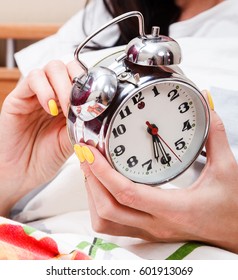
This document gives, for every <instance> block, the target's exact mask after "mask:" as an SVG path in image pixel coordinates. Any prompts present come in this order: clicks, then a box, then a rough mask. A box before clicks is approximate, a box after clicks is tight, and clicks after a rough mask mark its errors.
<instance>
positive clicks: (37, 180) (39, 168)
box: [0, 61, 82, 214]
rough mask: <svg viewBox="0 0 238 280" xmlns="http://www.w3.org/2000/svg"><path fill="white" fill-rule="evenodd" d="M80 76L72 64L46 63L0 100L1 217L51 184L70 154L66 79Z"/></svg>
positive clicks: (67, 86) (68, 92)
mask: <svg viewBox="0 0 238 280" xmlns="http://www.w3.org/2000/svg"><path fill="white" fill-rule="evenodd" d="M80 72H82V71H81V70H80V68H79V67H77V66H76V65H75V64H74V63H70V64H69V65H68V66H65V65H64V64H63V63H62V62H60V61H52V62H50V63H49V64H48V65H46V66H45V68H44V69H43V70H34V71H32V72H31V73H30V74H29V75H28V77H26V78H25V79H23V80H22V81H20V83H19V84H18V86H17V87H16V88H15V89H14V90H13V91H12V92H11V93H10V94H9V95H8V96H7V98H6V100H5V101H4V104H3V106H2V110H1V116H0V144H1V145H0V193H1V195H0V205H1V209H0V212H1V210H2V212H3V213H5V214H7V212H8V211H9V209H10V207H12V205H13V204H14V203H15V202H16V201H17V200H18V199H19V198H21V197H22V196H23V195H25V194H26V193H28V192H29V191H30V190H32V189H33V188H35V187H38V186H40V185H41V184H44V183H46V182H48V181H49V180H51V179H52V178H53V177H54V176H55V175H56V172H57V171H58V170H59V168H60V167H61V166H62V164H63V163H64V162H65V160H66V159H67V158H68V157H69V156H70V154H71V153H72V148H71V144H70V142H69V139H68V136H67V131H66V119H65V117H66V114H67V106H68V98H69V94H70V91H71V88H72V83H71V81H72V78H73V77H74V76H76V75H78V74H79V73H80ZM75 73H76V74H75ZM74 74H75V75H74Z"/></svg>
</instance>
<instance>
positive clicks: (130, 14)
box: [74, 11, 146, 73]
mask: <svg viewBox="0 0 238 280" xmlns="http://www.w3.org/2000/svg"><path fill="white" fill-rule="evenodd" d="M130 17H137V18H138V21H139V35H140V37H142V38H143V37H144V38H145V37H146V35H145V31H144V17H143V15H142V14H141V13H140V12H138V11H132V12H128V13H125V14H122V15H120V16H118V17H116V18H114V19H113V20H111V21H109V22H108V23H107V24H105V25H103V26H102V27H101V28H99V29H98V30H96V31H95V32H94V33H93V34H91V35H90V36H88V37H87V38H86V39H85V40H84V41H83V42H82V43H81V44H79V45H78V47H77V49H76V50H75V52H74V57H75V59H76V60H77V61H78V62H79V64H80V66H81V67H82V68H83V70H84V71H85V73H88V67H87V66H86V65H85V64H84V63H83V62H82V61H81V60H80V59H79V53H80V51H81V50H82V49H83V48H84V47H85V45H86V44H87V43H88V42H89V41H90V40H91V39H92V38H93V37H95V36H96V35H97V34H99V33H100V32H101V31H103V30H104V29H106V28H107V27H109V26H111V25H114V24H117V23H118V22H120V21H123V20H126V19H128V18H130Z"/></svg>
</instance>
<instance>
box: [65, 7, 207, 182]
mask: <svg viewBox="0 0 238 280" xmlns="http://www.w3.org/2000/svg"><path fill="white" fill-rule="evenodd" d="M129 17H137V18H138V22H139V30H138V34H139V35H138V37H136V38H134V39H133V40H131V41H130V42H129V43H128V45H127V46H126V47H125V49H124V50H123V51H120V52H117V53H113V54H111V55H109V56H107V57H105V58H104V59H101V60H100V62H99V63H98V64H96V65H95V66H94V67H92V68H88V67H87V66H86V65H85V63H83V62H82V61H81V60H80V51H81V50H82V49H83V47H84V46H85V45H86V44H87V43H88V42H89V41H90V40H91V39H92V38H93V37H94V36H96V35H97V34H98V33H100V32H101V31H103V30H104V29H105V28H107V27H109V26H111V25H112V24H116V23H118V22H120V21H122V20H125V19H127V18H129ZM159 31H160V30H159V27H157V26H154V27H152V31H151V34H148V35H147V34H145V32H144V19H143V16H142V14H141V13H139V12H137V11H134V12H129V13H126V14H123V15H121V16H119V17H117V18H114V19H113V20H112V21H110V22H109V23H108V24H106V25H104V26H103V27H101V28H100V29H99V30H97V31H96V32H94V33H93V34H92V35H91V36H89V37H88V38H87V39H86V40H85V41H84V42H82V43H81V44H80V45H79V46H78V48H77V49H76V51H75V58H76V59H77V61H78V63H79V64H80V66H81V67H82V69H83V70H84V74H83V75H81V76H79V77H76V78H75V79H74V82H73V87H72V92H71V96H70V106H69V112H68V120H67V127H68V133H69V137H70V140H71V142H72V144H73V145H74V144H77V143H80V142H85V143H87V142H89V143H94V144H95V146H96V147H97V148H98V149H99V150H100V151H101V153H102V154H103V155H104V156H105V157H106V159H107V160H108V162H109V163H110V164H111V165H112V167H113V168H115V169H116V170H117V171H118V172H120V173H121V174H123V175H124V176H126V177H127V178H129V179H130V180H132V181H134V182H138V183H145V184H149V185H152V186H153V185H159V184H162V183H166V182H168V181H170V180H172V179H174V178H175V177H177V176H178V175H180V174H181V173H183V172H184V171H185V170H186V169H187V168H188V167H189V166H190V165H191V164H192V163H193V162H194V161H195V160H196V158H197V157H198V155H199V154H200V153H201V151H202V149H203V147H204V144H205V141H206V138H207V135H208V130H209V122H210V120H209V109H208V105H207V103H206V100H205V99H204V97H203V95H202V94H201V92H200V91H199V89H198V88H197V87H196V86H195V85H194V83H193V82H191V81H190V80H189V79H188V78H187V77H186V76H185V75H184V74H183V72H182V71H181V69H180V68H179V67H178V64H179V63H180V61H181V50H180V47H179V45H178V43H177V42H176V41H175V40H173V39H172V38H170V37H167V36H163V35H160V32H159Z"/></svg>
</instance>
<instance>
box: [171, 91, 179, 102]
mask: <svg viewBox="0 0 238 280" xmlns="http://www.w3.org/2000/svg"><path fill="white" fill-rule="evenodd" d="M168 97H170V101H173V100H174V99H176V98H177V97H179V93H178V91H177V89H173V90H171V91H170V92H169V93H168Z"/></svg>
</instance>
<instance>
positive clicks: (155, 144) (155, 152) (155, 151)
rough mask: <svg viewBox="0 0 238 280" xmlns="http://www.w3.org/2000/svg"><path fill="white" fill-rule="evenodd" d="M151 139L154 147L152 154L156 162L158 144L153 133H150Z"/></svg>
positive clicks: (157, 158)
mask: <svg viewBox="0 0 238 280" xmlns="http://www.w3.org/2000/svg"><path fill="white" fill-rule="evenodd" d="M152 140H153V148H154V156H155V159H156V160H157V162H158V161H159V145H158V142H157V139H156V136H155V135H152Z"/></svg>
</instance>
